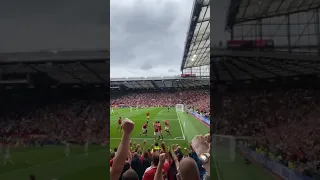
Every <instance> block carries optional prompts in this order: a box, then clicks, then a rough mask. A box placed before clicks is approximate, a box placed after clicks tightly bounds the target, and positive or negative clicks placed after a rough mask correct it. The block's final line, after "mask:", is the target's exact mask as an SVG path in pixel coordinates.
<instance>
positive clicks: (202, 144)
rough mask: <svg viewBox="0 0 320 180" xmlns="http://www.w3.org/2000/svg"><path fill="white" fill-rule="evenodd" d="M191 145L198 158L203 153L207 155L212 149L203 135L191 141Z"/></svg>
mask: <svg viewBox="0 0 320 180" xmlns="http://www.w3.org/2000/svg"><path fill="white" fill-rule="evenodd" d="M191 145H192V148H193V150H194V151H195V152H196V153H197V155H198V156H199V155H200V154H202V153H207V152H208V151H209V148H210V147H209V143H208V142H207V140H206V138H205V137H204V136H201V135H198V136H196V137H194V138H193V139H192V141H191Z"/></svg>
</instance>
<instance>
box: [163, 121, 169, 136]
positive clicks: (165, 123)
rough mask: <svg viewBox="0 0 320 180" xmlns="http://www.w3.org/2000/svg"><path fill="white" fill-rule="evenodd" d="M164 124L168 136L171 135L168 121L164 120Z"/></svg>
mask: <svg viewBox="0 0 320 180" xmlns="http://www.w3.org/2000/svg"><path fill="white" fill-rule="evenodd" d="M163 123H164V130H165V131H166V132H167V134H169V135H171V133H170V130H169V123H168V121H166V120H163Z"/></svg>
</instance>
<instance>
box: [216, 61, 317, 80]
mask: <svg viewBox="0 0 320 180" xmlns="http://www.w3.org/2000/svg"><path fill="white" fill-rule="evenodd" d="M218 59H220V60H217V58H215V60H213V61H211V66H212V68H213V70H212V71H211V72H212V73H213V76H211V77H210V80H211V81H212V82H216V83H218V82H221V83H222V82H224V83H228V82H229V83H232V82H236V81H243V82H250V81H255V80H268V81H270V82H272V81H274V80H276V79H284V78H286V79H295V80H297V79H299V77H302V76H310V75H313V76H315V77H317V76H318V77H320V61H305V60H287V59H273V58H262V57H259V58H248V57H221V58H218Z"/></svg>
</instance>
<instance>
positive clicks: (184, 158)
mask: <svg viewBox="0 0 320 180" xmlns="http://www.w3.org/2000/svg"><path fill="white" fill-rule="evenodd" d="M133 129H134V123H133V122H132V121H131V120H126V121H125V122H124V124H123V136H122V139H121V142H120V145H119V147H118V148H115V149H114V151H113V152H111V157H110V179H111V180H119V179H120V180H164V179H166V180H175V179H177V180H189V179H193V180H203V179H210V156H208V157H209V158H208V161H205V162H204V161H203V159H202V158H199V157H200V156H201V155H202V154H204V153H209V152H210V135H205V136H201V135H199V136H196V137H195V138H194V139H193V140H192V142H191V144H190V147H189V148H184V149H182V148H181V147H180V146H179V145H171V146H170V147H167V146H166V145H165V143H164V142H162V143H161V144H158V143H155V144H154V145H151V146H150V147H148V145H147V142H146V141H144V142H143V144H141V145H139V144H135V143H134V142H131V140H130V136H131V132H132V131H133Z"/></svg>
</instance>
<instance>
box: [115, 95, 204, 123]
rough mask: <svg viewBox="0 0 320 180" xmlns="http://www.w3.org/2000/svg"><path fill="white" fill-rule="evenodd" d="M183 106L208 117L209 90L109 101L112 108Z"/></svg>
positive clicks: (119, 98)
mask: <svg viewBox="0 0 320 180" xmlns="http://www.w3.org/2000/svg"><path fill="white" fill-rule="evenodd" d="M176 104H184V105H186V106H187V107H189V108H190V109H193V110H194V111H196V112H198V113H199V114H202V115H203V116H207V117H209V116H210V91H209V90H182V91H174V92H138V93H130V94H126V95H124V96H120V97H118V98H115V99H111V105H112V106H131V107H136V106H139V107H156V106H171V107H174V106H175V105H176Z"/></svg>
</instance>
